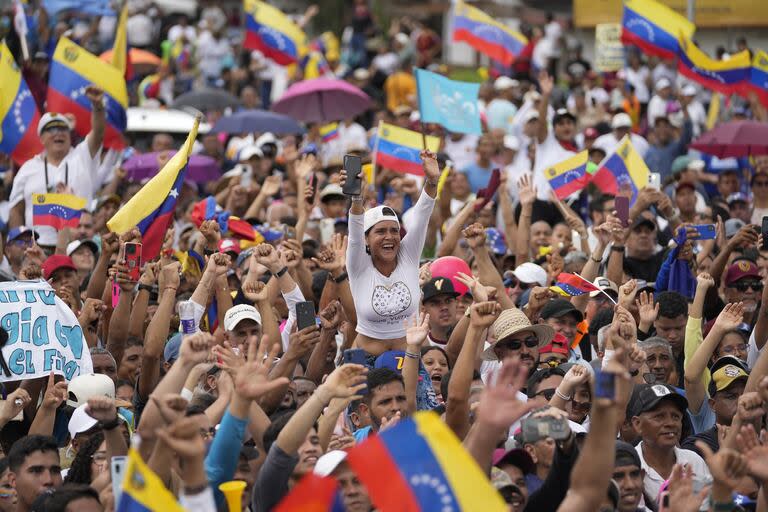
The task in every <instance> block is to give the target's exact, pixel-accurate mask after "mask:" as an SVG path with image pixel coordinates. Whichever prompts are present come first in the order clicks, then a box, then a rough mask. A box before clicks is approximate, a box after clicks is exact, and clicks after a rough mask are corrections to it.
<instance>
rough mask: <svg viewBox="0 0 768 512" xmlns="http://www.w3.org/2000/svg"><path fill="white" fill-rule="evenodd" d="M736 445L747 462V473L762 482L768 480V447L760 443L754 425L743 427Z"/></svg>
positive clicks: (737, 435)
mask: <svg viewBox="0 0 768 512" xmlns="http://www.w3.org/2000/svg"><path fill="white" fill-rule="evenodd" d="M736 445H737V446H738V447H739V451H740V452H741V453H742V454H743V455H744V459H745V460H746V462H747V471H749V474H750V475H752V476H753V477H754V478H755V479H757V480H758V481H761V482H765V481H766V480H768V446H767V445H764V444H762V443H761V442H760V439H759V438H758V437H757V432H755V427H754V426H752V424H748V425H742V427H741V430H740V431H739V433H738V434H736Z"/></svg>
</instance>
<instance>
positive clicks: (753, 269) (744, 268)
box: [725, 260, 762, 286]
mask: <svg viewBox="0 0 768 512" xmlns="http://www.w3.org/2000/svg"><path fill="white" fill-rule="evenodd" d="M745 277H756V278H757V279H762V278H761V277H760V269H758V268H757V265H755V264H754V263H753V262H751V261H749V260H738V261H737V262H735V263H733V264H732V265H731V266H730V267H728V271H727V272H726V273H725V286H730V285H732V284H733V283H735V282H736V281H738V280H739V279H743V278H745Z"/></svg>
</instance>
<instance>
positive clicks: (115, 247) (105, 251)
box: [101, 233, 120, 259]
mask: <svg viewBox="0 0 768 512" xmlns="http://www.w3.org/2000/svg"><path fill="white" fill-rule="evenodd" d="M119 250H120V239H119V238H118V236H117V234H116V233H107V234H106V235H104V236H102V237H101V254H102V256H104V257H106V258H107V259H109V257H111V256H112V255H113V254H117V251H119Z"/></svg>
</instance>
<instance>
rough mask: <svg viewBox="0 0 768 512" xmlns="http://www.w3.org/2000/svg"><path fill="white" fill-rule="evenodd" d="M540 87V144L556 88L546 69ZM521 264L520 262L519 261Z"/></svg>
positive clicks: (538, 135)
mask: <svg viewBox="0 0 768 512" xmlns="http://www.w3.org/2000/svg"><path fill="white" fill-rule="evenodd" d="M539 87H540V88H541V99H540V100H539V131H538V133H537V134H536V138H537V139H538V143H539V144H543V143H544V141H545V140H547V135H548V134H549V119H547V113H548V109H549V100H550V98H551V96H552V89H554V88H555V81H554V79H553V78H552V77H551V76H549V73H547V72H546V71H541V72H540V73H539ZM518 265H519V263H518Z"/></svg>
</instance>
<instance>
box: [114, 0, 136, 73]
mask: <svg viewBox="0 0 768 512" xmlns="http://www.w3.org/2000/svg"><path fill="white" fill-rule="evenodd" d="M112 65H113V66H115V67H116V68H117V69H119V70H120V71H121V72H122V73H123V76H124V77H125V79H126V80H131V79H132V78H133V66H131V57H130V54H129V52H128V2H125V3H124V4H123V8H122V9H121V10H120V17H119V18H118V20H117V32H115V42H114V44H113V45H112Z"/></svg>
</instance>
